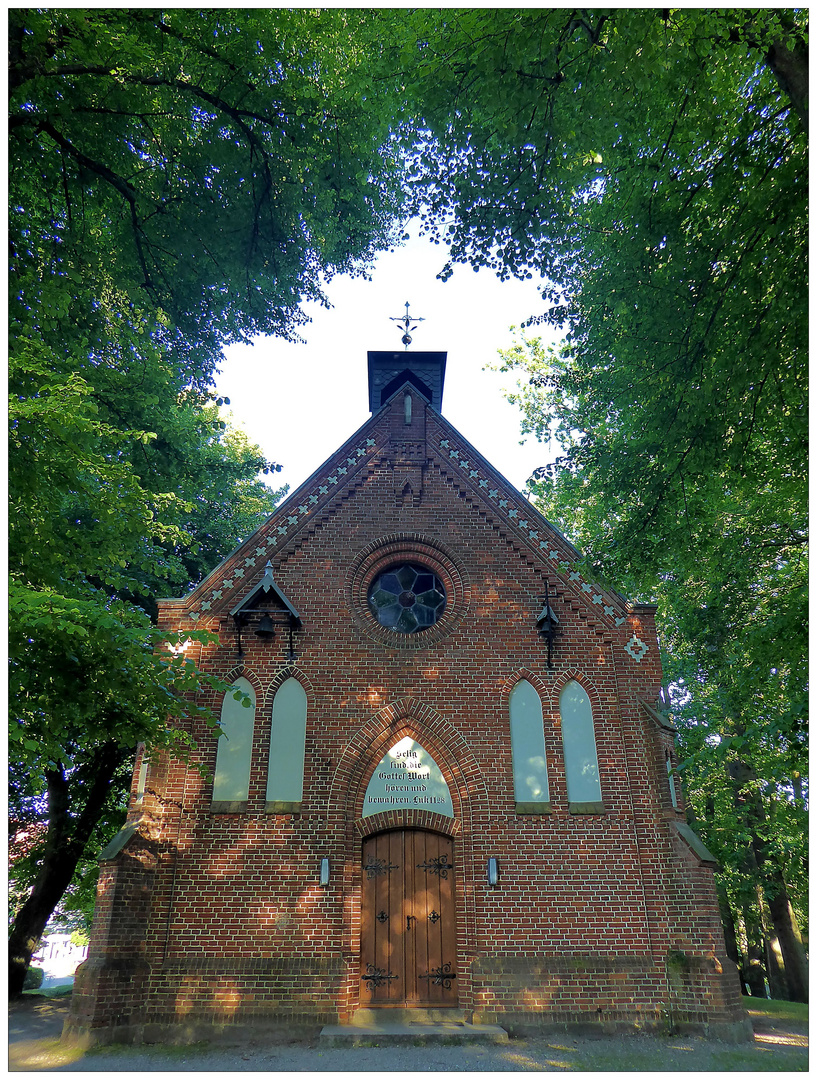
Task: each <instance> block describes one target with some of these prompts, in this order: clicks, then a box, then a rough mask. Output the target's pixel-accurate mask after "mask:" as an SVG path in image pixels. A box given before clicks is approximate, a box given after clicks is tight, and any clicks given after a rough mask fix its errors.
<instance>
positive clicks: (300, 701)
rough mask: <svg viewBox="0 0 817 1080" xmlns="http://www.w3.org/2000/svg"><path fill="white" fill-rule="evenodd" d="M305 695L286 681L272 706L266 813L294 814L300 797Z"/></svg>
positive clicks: (288, 680)
mask: <svg viewBox="0 0 817 1080" xmlns="http://www.w3.org/2000/svg"><path fill="white" fill-rule="evenodd" d="M305 747H306V692H305V691H304V688H303V687H302V686H301V684H300V683H299V682H298V680H297V679H287V680H286V682H284V683H282V684H281V686H280V687H279V688H278V690H277V692H276V694H275V698H274V700H273V702H272V731H271V732H270V745H269V776H268V779H267V810H268V811H269V812H271V813H279V814H281V813H296V812H297V811H298V810H300V808H301V801H302V799H303V794H304V750H305Z"/></svg>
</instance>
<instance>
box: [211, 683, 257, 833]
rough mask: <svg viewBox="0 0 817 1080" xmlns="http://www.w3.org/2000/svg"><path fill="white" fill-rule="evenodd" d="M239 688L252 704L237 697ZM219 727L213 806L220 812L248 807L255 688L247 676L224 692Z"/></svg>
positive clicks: (236, 810) (235, 810)
mask: <svg viewBox="0 0 817 1080" xmlns="http://www.w3.org/2000/svg"><path fill="white" fill-rule="evenodd" d="M236 690H240V691H241V692H242V693H244V694H246V695H247V698H249V701H250V705H249V707H248V706H247V705H245V704H244V700H243V699H240V698H239V699H238V700H237V699H236V697H235V691H236ZM219 727H220V728H221V732H222V733H221V735H219V737H218V744H217V749H216V769H215V778H214V780H213V807H212V808H213V810H214V811H216V813H236V812H239V811H241V810H245V809H246V807H247V800H248V798H249V794H250V766H251V765H252V738H253V731H254V729H255V690H253V688H252V684H251V683H250V682H248V681H247V679H244V678H240V679H236V681H235V682H234V683H233V686H232V689H231V690H228V691H227V693H226V694H225V695H224V701H223V703H222V706H221V719H220V720H219Z"/></svg>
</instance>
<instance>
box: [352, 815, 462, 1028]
mask: <svg viewBox="0 0 817 1080" xmlns="http://www.w3.org/2000/svg"><path fill="white" fill-rule="evenodd" d="M454 872H455V868H454V857H453V844H452V841H451V840H450V838H449V837H447V836H440V835H438V834H437V833H430V832H424V831H422V830H420V829H402V830H397V831H394V832H387V833H378V834H377V835H376V836H371V837H369V838H368V839H367V840H365V841H364V844H363V896H362V905H361V916H362V920H361V971H360V1004H361V1005H364V1006H381V1005H382V1006H393V1007H394V1006H402V1007H423V1008H427V1007H429V1006H433V1007H435V1008H439V1007H441V1006H442V1007H444V1006H456V1004H457V957H456V939H457V934H456V912H455V907H454Z"/></svg>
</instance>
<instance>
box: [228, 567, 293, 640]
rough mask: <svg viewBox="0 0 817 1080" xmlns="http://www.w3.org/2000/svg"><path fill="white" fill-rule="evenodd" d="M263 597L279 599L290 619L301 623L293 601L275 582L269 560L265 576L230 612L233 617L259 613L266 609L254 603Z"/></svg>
mask: <svg viewBox="0 0 817 1080" xmlns="http://www.w3.org/2000/svg"><path fill="white" fill-rule="evenodd" d="M262 597H273V598H275V599H276V600H278V601H279V602H280V603H281V604H283V606H284V608H285V609H286V611H287V612H288V613H289V617H290V621H291V622H292V623H293V625H295V626H300V625H301V616H300V615H299V614H298V612H297V611H296V610H295V608H294V606H293V605H292V603H291V602H290V601H289V600H288V599H287V597H286V596H285V595H284V593H283V592H282V591H281V589H280V588H279V587H278V585H277V584H276V583H275V579H274V578H273V576H272V563H271V562H267V565H266V567H265V569H264V576H263V577H262V578H261V580H260V581H259V582H258V584H257V585H256V586H255V588H254V589H251V590H250V592H248V593H247V595H246V596H245V597H244V598H243V599H242V600H239V602H238V603H237V604H236V606H235V607H234V608H233V609H232V611H231V612H230V614H231V615H232V616H233V618H236V616H239V617H240V616H241V615H242V614H246V615H249V614H257V612H258V611H260V610H266V609H260V608H259V609H256V608H254V607H253V604H254V603H257V602H258V601H259V600H260V599H262Z"/></svg>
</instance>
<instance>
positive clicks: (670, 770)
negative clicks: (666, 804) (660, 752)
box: [664, 750, 678, 810]
mask: <svg viewBox="0 0 817 1080" xmlns="http://www.w3.org/2000/svg"><path fill="white" fill-rule="evenodd" d="M664 757H665V758H666V761H667V783H668V784H669V797H670V802H671V803H672V808H673V810H677V809H678V793H677V792H676V790H675V768H674V766H673V764H672V757H671V755H670V752H669V750H665V751H664Z"/></svg>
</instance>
